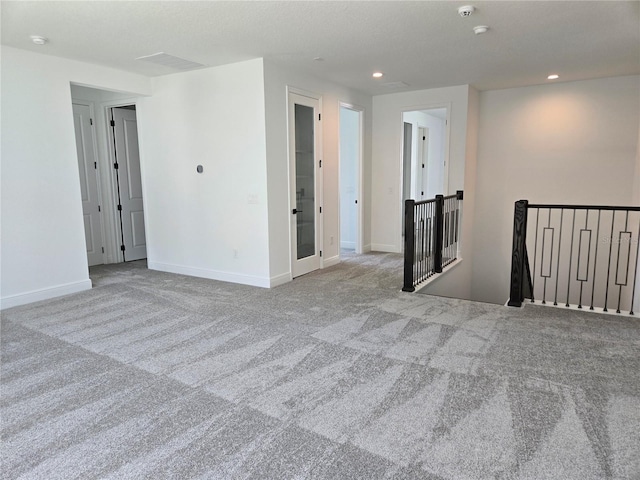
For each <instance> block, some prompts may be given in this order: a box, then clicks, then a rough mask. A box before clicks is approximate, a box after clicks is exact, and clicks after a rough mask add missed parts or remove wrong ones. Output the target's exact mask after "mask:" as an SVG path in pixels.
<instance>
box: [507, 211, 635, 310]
mask: <svg viewBox="0 0 640 480" xmlns="http://www.w3.org/2000/svg"><path fill="white" fill-rule="evenodd" d="M534 219H535V221H534ZM639 237H640V207H622V206H621V207H618V206H603V205H555V204H548V205H543V204H530V203H529V202H528V201H527V200H519V201H517V202H516V203H515V210H514V220H513V249H512V255H511V285H510V294H509V303H508V305H509V306H514V307H520V306H521V305H522V303H523V302H524V300H525V299H530V301H531V302H532V303H535V302H536V299H538V300H540V303H542V304H547V303H548V302H549V303H551V302H552V303H553V305H554V306H557V305H558V304H563V305H564V306H565V307H571V306H576V307H577V308H578V309H582V308H583V307H585V308H586V307H587V306H588V308H589V310H596V309H598V310H601V311H603V312H608V311H609V310H610V309H614V310H615V312H616V313H622V312H623V311H625V312H628V313H629V314H631V315H634V305H635V306H636V308H637V303H638V302H637V301H636V300H637V299H638V290H640V288H638V287H639V286H638V276H639V275H638V268H639V265H640V261H639V258H640V256H639V255H640V241H639ZM530 252H533V262H532V263H530V262H529V258H530V256H529V253H530ZM627 308H628V310H627Z"/></svg>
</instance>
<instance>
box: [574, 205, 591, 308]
mask: <svg viewBox="0 0 640 480" xmlns="http://www.w3.org/2000/svg"><path fill="white" fill-rule="evenodd" d="M588 223H589V210H587V214H586V216H585V217H584V229H585V230H586V229H587V224H588ZM589 235H591V231H589ZM581 252H582V235H581V236H580V238H579V239H578V267H577V268H576V280H578V275H579V273H580V272H578V270H579V267H580V253H581ZM590 256H591V237H589V250H587V280H589V257H590ZM583 286H584V281H580V297H579V298H578V308H582V287H583Z"/></svg>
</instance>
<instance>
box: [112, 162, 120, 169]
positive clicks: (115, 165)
mask: <svg viewBox="0 0 640 480" xmlns="http://www.w3.org/2000/svg"><path fill="white" fill-rule="evenodd" d="M118 166H119V165H118V162H116V163H114V164H113V168H115V169H116V170H118Z"/></svg>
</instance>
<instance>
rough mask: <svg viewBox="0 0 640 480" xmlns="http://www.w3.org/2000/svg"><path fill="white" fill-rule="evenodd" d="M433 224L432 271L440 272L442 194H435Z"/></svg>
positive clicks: (442, 227)
mask: <svg viewBox="0 0 640 480" xmlns="http://www.w3.org/2000/svg"><path fill="white" fill-rule="evenodd" d="M434 220H435V226H434V229H433V271H434V272H435V273H442V240H443V236H444V196H443V195H436V212H435V218H434Z"/></svg>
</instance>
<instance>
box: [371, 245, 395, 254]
mask: <svg viewBox="0 0 640 480" xmlns="http://www.w3.org/2000/svg"><path fill="white" fill-rule="evenodd" d="M368 251H373V252H387V253H402V251H401V250H400V249H399V248H398V246H397V245H388V244H384V243H372V244H371V249H370V250H368Z"/></svg>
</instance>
